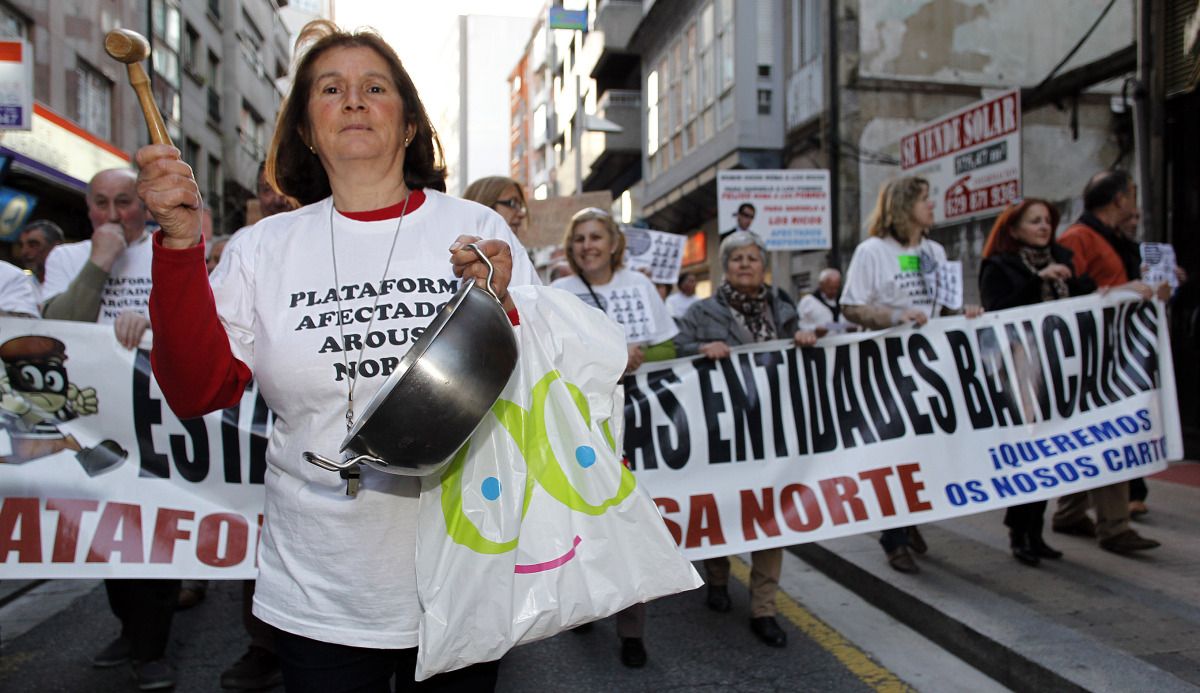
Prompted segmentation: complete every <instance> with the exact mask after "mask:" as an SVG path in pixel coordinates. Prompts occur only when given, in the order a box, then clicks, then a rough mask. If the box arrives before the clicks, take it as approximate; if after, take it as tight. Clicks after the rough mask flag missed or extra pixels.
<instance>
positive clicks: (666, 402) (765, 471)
mask: <svg viewBox="0 0 1200 693" xmlns="http://www.w3.org/2000/svg"><path fill="white" fill-rule="evenodd" d="M1122 300H1124V301H1126V302H1122ZM1128 301H1129V295H1128V294H1126V295H1124V296H1123V297H1118V296H1116V295H1115V292H1114V293H1110V294H1108V295H1107V296H1104V297H1099V296H1088V297H1081V298H1077V299H1072V300H1070V301H1056V302H1053V303H1045V304H1038V305H1036V306H1028V307H1024V308H1019V309H1015V310H1009V311H1002V312H998V313H992V314H985V315H984V316H982V317H980V318H977V319H974V320H968V319H966V318H943V319H939V320H934V321H931V322H930V323H928V324H927V325H925V326H924V327H922V328H920V329H913V328H910V327H904V328H896V329H892V330H888V331H884V332H874V333H867V334H851V335H843V336H837V337H830V338H826V339H823V340H821V342H819V343H818V344H820V345H823V346H818V347H813V348H805V349H797V348H795V347H794V346H792V344H791V343H790V342H786V341H783V342H771V343H764V344H760V345H754V346H748V347H739V348H736V349H734V350H733V355H732V357H731V358H728V359H722V360H719V361H712V360H709V359H707V358H703V357H696V358H690V359H678V360H675V361H664V362H659V363H654V364H650V365H649V366H646V367H643V368H642V369H640V370H639V371H638V372H637V373H636V374H634V376H633V377H630V378H627V379H626V382H625V393H626V417H625V418H626V428H625V455H626V458H627V459H628V460H629V462H630V464H631V465H632V468H633V469H634V473H635V474H636V475H637V477H638V481H639V482H640V483H642V484H645V486H646V489H647V490H648V491H649V493H650V494H651V495H652V496H654V498H655V500H656V502H657V504H658V507H659V511H660V512H661V513H662V515H663V519H664V520H665V521H666V523H667V525H668V527H669V528H670V530H671V532H672V533H673V535H674V536H675V538H676V540H677V541H678V542H679V543H680V545H681V547H682V548H683V550H684V555H685V556H687V557H688V558H690V559H692V560H696V559H701V558H707V557H711V556H721V555H728V554H735V553H740V552H744V551H750V550H757V549H764V548H770V547H773V546H787V545H792V544H799V543H804V542H809V541H819V540H823V539H830V538H834V537H838V536H844V535H848V534H858V533H862V532H867V531H873V530H880V529H886V528H889V527H900V526H906V525H911V524H915V523H921V522H931V521H936V520H944V519H946V518H950V517H954V516H957V515H966V514H970V513H975V512H980V511H984V510H991V509H995V508H1001V507H1005V506H1008V505H1014V504H1018V503H1028V502H1031V501H1035V500H1041V499H1046V498H1053V497H1056V496H1062V495H1066V494H1069V493H1073V492H1076V491H1081V490H1084V489H1088V488H1094V487H1098V486H1104V485H1107V484H1111V483H1114V482H1117V481H1121V480H1125V479H1130V478H1133V477H1140V476H1145V475H1147V474H1150V473H1153V472H1155V471H1158V470H1161V469H1163V468H1165V466H1166V461H1167V460H1168V459H1178V458H1180V457H1181V456H1182V454H1183V448H1182V442H1181V436H1180V427H1179V414H1178V411H1177V408H1176V404H1175V378H1174V372H1173V370H1172V365H1171V355H1170V344H1169V339H1168V335H1167V327H1166V318H1165V314H1164V308H1163V306H1162V304H1161V303H1134V302H1128Z"/></svg>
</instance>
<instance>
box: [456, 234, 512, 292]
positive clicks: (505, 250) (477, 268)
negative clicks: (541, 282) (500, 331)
mask: <svg viewBox="0 0 1200 693" xmlns="http://www.w3.org/2000/svg"><path fill="white" fill-rule="evenodd" d="M469 243H474V244H475V245H477V246H479V249H480V250H482V251H483V254H484V255H486V256H487V259H488V261H489V262H491V263H492V268H493V269H494V273H493V274H492V291H495V292H496V296H497V297H499V298H500V302H501V303H503V304H504V309H505V310H513V309H514V308H516V306H515V305H514V304H513V302H512V297H510V296H509V295H508V283H509V282H510V281H512V248H509V247H508V244H507V243H505V242H504V241H500V240H496V239H494V238H491V239H488V240H482V239H480V237H479V236H467V235H465V234H464V235H462V236H459V237H458V238H456V239H454V243H451V244H450V264H452V265H454V276H456V277H462V278H463V279H473V280H475V283H476V284H478V285H480V286H483V285H484V284H485V283H486V282H487V276H488V268H487V265H485V264H483V262H482V261H481V260H480V259H479V256H478V255H476V254H475V251H474V250H471V249H470V248H468V247H467V244H469Z"/></svg>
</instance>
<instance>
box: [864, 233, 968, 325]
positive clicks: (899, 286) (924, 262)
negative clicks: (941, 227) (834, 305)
mask: <svg viewBox="0 0 1200 693" xmlns="http://www.w3.org/2000/svg"><path fill="white" fill-rule="evenodd" d="M945 261H946V250H945V248H943V247H942V245H941V244H940V243H938V242H937V241H932V240H930V239H928V238H923V239H921V242H920V243H919V244H917V245H916V246H913V247H904V246H902V245H900V243H899V242H898V241H897V240H896V239H894V238H892V237H890V236H889V237H887V238H880V237H878V236H872V237H870V238H868V239H867V240H865V241H863V242H862V243H859V244H858V247H857V248H855V249H854V257H853V258H851V260H850V267H849V268H848V269H847V270H846V284H845V288H844V289H843V290H842V298H841V304H842V305H843V306H886V307H888V308H893V309H896V308H898V309H900V310H907V309H909V308H920V309H921V310H924V311H926V312H927V313H929V315H930V316H931V317H933V316H934V315H935V314H936V306H935V305H934V297H935V296H936V295H937V284H936V282H937V268H938V265H940V264H941V263H943V262H945Z"/></svg>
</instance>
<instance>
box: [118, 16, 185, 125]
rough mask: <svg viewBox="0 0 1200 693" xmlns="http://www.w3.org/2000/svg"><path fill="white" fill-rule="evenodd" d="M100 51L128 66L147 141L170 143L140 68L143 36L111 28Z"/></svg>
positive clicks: (145, 53) (145, 46)
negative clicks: (144, 117) (142, 116)
mask: <svg viewBox="0 0 1200 693" xmlns="http://www.w3.org/2000/svg"><path fill="white" fill-rule="evenodd" d="M104 51H105V52H106V53H108V55H109V57H111V58H112V59H113V60H116V61H117V62H120V63H125V67H127V68H128V69H129V84H130V85H132V86H133V91H134V92H136V93H137V97H138V103H139V104H140V105H141V107H142V114H143V115H145V116H146V127H147V128H148V129H149V130H150V141H151V142H153V143H154V144H170V145H172V146H174V144H173V143H172V142H171V136H170V135H168V134H167V125H166V123H164V122H163V119H162V113H159V111H158V104H156V103H154V92H152V91H151V90H150V78H149V77H147V76H146V71H145V70H144V69H142V61H143V60H145V59H146V58H148V57H150V43H149V42H147V41H146V37H145V36H142V35H141V34H139V33H137V32H136V31H130V30H129V29H113V30H112V31H110V32H108V34H106V35H105V36H104Z"/></svg>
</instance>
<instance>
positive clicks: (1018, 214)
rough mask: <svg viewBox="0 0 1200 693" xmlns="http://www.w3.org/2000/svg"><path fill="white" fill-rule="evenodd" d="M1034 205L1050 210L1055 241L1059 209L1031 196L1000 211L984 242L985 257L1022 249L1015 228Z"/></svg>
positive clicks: (1051, 228) (1052, 235)
mask: <svg viewBox="0 0 1200 693" xmlns="http://www.w3.org/2000/svg"><path fill="white" fill-rule="evenodd" d="M1034 205H1041V206H1043V207H1045V208H1046V211H1047V212H1049V214H1050V242H1051V243H1053V242H1054V230H1055V229H1057V228H1058V220H1059V214H1058V209H1056V208H1055V207H1054V205H1052V204H1050V203H1049V202H1047V201H1045V200H1042V199H1039V198H1036V197H1029V198H1026V199H1024V200H1021V201H1019V202H1014V203H1013V204H1010V205H1009V206H1008V207H1007V208H1005V210H1004V211H1003V212H1000V216H998V217H996V223H995V224H992V231H991V233H989V234H988V237H987V241H985V242H984V244H983V256H984V257H991V256H993V255H1005V254H1007V253H1015V252H1017V250H1019V249H1020V247H1021V242H1020V241H1018V240H1017V238H1016V236H1014V235H1013V230H1015V229H1016V228H1017V227H1018V226H1020V224H1021V218H1022V217H1024V216H1025V212H1026V211H1027V210H1028V209H1029V208H1030V207H1032V206H1034Z"/></svg>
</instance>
